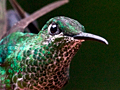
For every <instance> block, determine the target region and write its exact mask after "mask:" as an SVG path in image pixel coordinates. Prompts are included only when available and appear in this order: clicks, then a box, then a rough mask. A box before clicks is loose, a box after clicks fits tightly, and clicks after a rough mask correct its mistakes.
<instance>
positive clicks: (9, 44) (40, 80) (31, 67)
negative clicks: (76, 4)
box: [0, 16, 108, 90]
mask: <svg viewBox="0 0 120 90" xmlns="http://www.w3.org/2000/svg"><path fill="white" fill-rule="evenodd" d="M86 40H95V41H99V42H102V43H105V44H108V42H107V40H106V39H104V38H102V37H100V36H98V35H94V34H91V33H86V32H85V28H84V26H83V25H82V24H80V23H79V22H78V21H76V20H74V19H71V18H69V17H65V16H57V17H54V18H51V19H50V20H48V21H47V22H46V24H45V25H44V26H43V28H42V29H41V31H40V32H39V33H38V34H34V33H23V32H20V31H16V32H13V33H11V34H9V35H8V36H6V37H4V38H3V39H2V40H1V41H0V88H1V90H2V89H3V90H59V89H61V88H62V87H64V86H65V85H66V84H67V82H68V80H69V68H70V63H71V61H72V58H73V57H74V56H75V54H76V53H77V51H78V50H79V49H80V46H81V44H82V42H84V41H86Z"/></svg>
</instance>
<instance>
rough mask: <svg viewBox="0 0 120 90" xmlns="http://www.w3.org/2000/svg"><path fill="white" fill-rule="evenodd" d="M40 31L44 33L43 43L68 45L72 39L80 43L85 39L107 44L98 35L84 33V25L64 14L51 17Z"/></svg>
mask: <svg viewBox="0 0 120 90" xmlns="http://www.w3.org/2000/svg"><path fill="white" fill-rule="evenodd" d="M41 32H42V33H45V34H44V35H46V36H45V37H46V40H45V42H44V44H49V43H52V42H54V43H56V42H59V43H61V44H62V43H64V44H66V45H68V43H70V42H72V41H74V42H79V44H81V42H83V41H85V40H95V41H99V42H102V43H105V44H108V42H107V40H106V39H104V38H102V37H100V36H97V35H94V34H90V33H85V28H84V26H83V25H81V24H80V23H79V22H78V21H76V20H74V19H71V18H68V17H64V16H59V17H54V18H51V19H50V20H49V21H48V22H47V23H46V24H45V25H44V27H43V28H42V31H41Z"/></svg>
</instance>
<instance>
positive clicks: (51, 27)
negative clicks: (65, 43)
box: [48, 23, 60, 35]
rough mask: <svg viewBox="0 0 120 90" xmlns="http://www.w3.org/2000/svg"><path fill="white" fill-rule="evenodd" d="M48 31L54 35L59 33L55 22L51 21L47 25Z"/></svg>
mask: <svg viewBox="0 0 120 90" xmlns="http://www.w3.org/2000/svg"><path fill="white" fill-rule="evenodd" d="M48 32H49V33H50V34H51V35H56V34H59V33H60V29H59V28H58V25H57V24H56V23H52V24H50V25H49V27H48Z"/></svg>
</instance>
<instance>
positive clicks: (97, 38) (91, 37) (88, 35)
mask: <svg viewBox="0 0 120 90" xmlns="http://www.w3.org/2000/svg"><path fill="white" fill-rule="evenodd" d="M73 37H74V38H75V39H84V40H95V41H99V42H102V43H104V44H107V45H108V41H107V40H106V39H104V38H103V37H100V36H97V35H94V34H91V33H84V32H81V33H80V34H78V35H74V36H73Z"/></svg>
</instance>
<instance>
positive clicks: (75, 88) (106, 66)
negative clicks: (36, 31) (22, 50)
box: [7, 0, 120, 90]
mask: <svg viewBox="0 0 120 90" xmlns="http://www.w3.org/2000/svg"><path fill="white" fill-rule="evenodd" d="M17 1H18V2H19V4H20V5H21V6H22V7H23V8H24V10H25V11H27V12H28V13H30V14H31V13H33V12H34V11H36V10H38V9H39V8H41V7H43V6H45V5H47V4H49V3H51V2H53V1H55V0H17ZM7 6H8V7H7V8H8V9H10V8H12V7H11V6H10V4H9V2H7ZM60 15H62V16H67V17H71V18H73V19H76V20H78V21H79V22H80V23H81V24H83V25H84V26H85V28H86V32H90V33H93V34H97V35H100V36H102V37H104V38H106V39H107V40H108V42H109V45H104V44H102V43H99V42H95V41H86V42H83V45H82V46H81V48H80V50H79V52H78V53H77V54H76V55H75V57H74V58H73V60H72V62H71V67H70V80H69V83H68V84H67V85H66V86H65V87H64V88H63V89H62V90H120V59H119V55H120V42H119V41H120V25H119V24H120V0H70V2H69V3H68V4H66V5H64V6H62V7H60V8H58V9H56V10H54V11H52V12H50V13H48V14H46V15H44V16H42V17H41V18H39V19H38V20H37V21H38V25H39V28H42V26H43V25H44V24H45V23H46V21H47V20H48V19H50V18H51V17H54V16H60Z"/></svg>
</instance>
